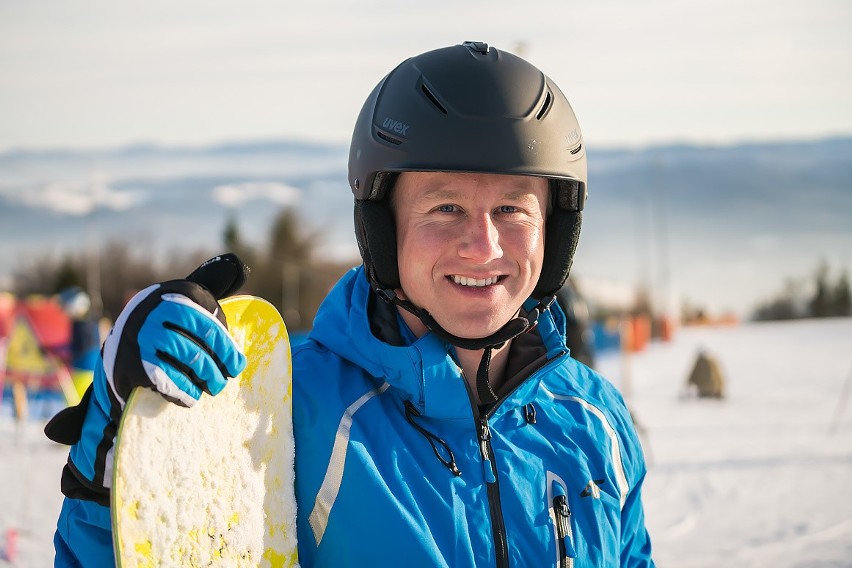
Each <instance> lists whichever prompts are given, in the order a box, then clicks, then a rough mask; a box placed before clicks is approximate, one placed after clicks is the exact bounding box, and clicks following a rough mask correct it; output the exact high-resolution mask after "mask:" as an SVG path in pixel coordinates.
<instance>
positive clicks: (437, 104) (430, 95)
mask: <svg viewBox="0 0 852 568" xmlns="http://www.w3.org/2000/svg"><path fill="white" fill-rule="evenodd" d="M420 90H421V91H423V94H424V95H426V98H427V99H429V102H431V103H432V104H433V105H435V107H436V108H437V109H438V110H439V111H441V112H442V113H444V114H447V108H446V107H445V106H444V105H442V104H441V103H440V101H438V97H436V96H435V94H434V93H432V91H430V90H429V87H427V86H426V85H420Z"/></svg>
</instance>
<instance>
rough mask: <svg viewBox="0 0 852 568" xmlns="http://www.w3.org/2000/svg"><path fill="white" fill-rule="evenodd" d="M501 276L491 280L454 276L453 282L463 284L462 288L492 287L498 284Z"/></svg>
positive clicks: (493, 277)
mask: <svg viewBox="0 0 852 568" xmlns="http://www.w3.org/2000/svg"><path fill="white" fill-rule="evenodd" d="M499 279H500V277H499V276H492V277H491V278H481V279H476V278H467V277H465V276H458V275H453V282H455V283H456V284H461V285H462V286H480V287H481V286H490V285H491V284H496V283H497V280H499Z"/></svg>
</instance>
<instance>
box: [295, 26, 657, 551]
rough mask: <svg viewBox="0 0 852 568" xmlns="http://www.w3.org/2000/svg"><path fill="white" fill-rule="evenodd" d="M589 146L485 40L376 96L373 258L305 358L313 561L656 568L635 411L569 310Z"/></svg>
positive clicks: (318, 327)
mask: <svg viewBox="0 0 852 568" xmlns="http://www.w3.org/2000/svg"><path fill="white" fill-rule="evenodd" d="M583 144H584V143H583V138H582V135H581V132H580V127H579V125H578V123H577V120H576V118H575V115H574V112H573V111H572V109H571V106H570V105H569V103H568V101H567V100H566V98H565V96H564V95H563V94H562V92H561V91H560V90H559V89H558V87H556V85H555V84H553V83H552V82H551V81H550V80H549V79H548V78H547V77H546V76H545V75H544V74H543V73H542V72H541V71H539V70H538V69H536V68H535V67H534V66H532V65H530V64H529V63H527V62H526V61H523V60H522V59H519V58H517V57H515V56H513V55H511V54H509V53H506V52H503V51H499V50H497V49H494V48H492V47H490V46H488V45H486V44H483V43H478V42H465V43H464V44H462V45H458V46H454V47H449V48H444V49H438V50H435V51H432V52H428V53H424V54H422V55H419V56H417V57H413V58H411V59H409V60H407V61H405V62H403V63H402V64H400V65H399V66H398V67H397V68H396V69H394V70H393V71H391V73H390V74H389V75H388V76H387V77H385V78H384V79H383V80H382V81H381V82H380V83H379V85H378V86H377V87H376V88H375V89H374V91H373V92H372V94H371V95H370V97H369V98H368V99H367V101H366V103H365V104H364V106H363V108H362V111H361V114H360V116H359V119H358V122H357V124H356V127H355V132H354V134H353V137H352V145H351V148H350V158H349V182H350V186H351V188H352V191H353V193H354V195H355V225H356V234H357V237H358V243H359V248H360V250H361V255H362V258H363V260H364V265H363V266H362V267H361V268H359V269H357V270H355V271H353V272H352V273H350V274H349V275H347V276H345V277H344V278H343V280H342V281H341V282H340V283H339V284H338V286H337V287H336V288H335V289H334V290H333V291H332V292H331V293H330V295H329V297H328V298H327V300H326V302H325V303H324V304H323V306H322V307H321V309H320V311H319V313H318V315H317V318H316V321H315V325H314V329H313V331H312V332H311V335H310V340H309V341H308V342H307V344H305V345H304V346H302V347H301V348H300V349H299V350H297V352H296V353H295V354H294V417H295V427H296V428H295V431H296V495H297V500H298V502H299V511H300V513H299V519H298V520H299V543H300V544H299V553H300V561H301V562H302V563H303V564H304V565H308V566H313V565H319V566H335V565H340V564H344V565H352V566H398V565H405V566H452V567H454V566H536V567H539V566H548V565H554V566H572V565H573V566H586V567H602V566H652V565H653V561H652V560H651V553H650V540H649V538H648V534H647V531H646V529H645V524H644V513H643V509H642V503H641V498H640V494H641V486H642V482H643V479H644V475H645V465H644V460H643V457H642V452H641V448H640V446H639V443H638V441H637V438H636V434H635V431H634V429H633V425H632V423H631V420H630V416H629V413H628V411H627V409H626V408H625V406H624V403H623V401H622V399H621V397H620V395H619V394H618V393H617V391H616V390H615V389H614V388H613V386H612V385H611V384H610V383H608V382H607V381H606V380H605V379H603V378H602V377H600V376H598V375H596V374H595V373H594V372H593V371H591V370H590V369H589V368H587V367H585V366H584V365H582V364H581V363H579V362H577V361H576V360H574V359H572V358H571V357H570V354H569V351H568V349H567V348H566V346H565V318H564V314H563V313H562V312H561V310H560V309H559V308H558V305H557V304H556V303H555V302H554V301H553V297H554V294H555V293H556V291H557V290H558V289H559V288H560V287H561V286H562V285H563V284H564V282H565V279H566V278H567V276H568V271H569V268H570V266H571V259H572V256H573V254H574V250H575V248H576V245H577V239H578V237H579V232H580V219H581V210H582V208H583V205H584V202H585V196H586V154H585V148H584V145H583ZM590 487H592V488H593V489H594V491H592V490H590V489H589V488H590Z"/></svg>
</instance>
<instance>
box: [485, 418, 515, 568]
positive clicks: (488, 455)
mask: <svg viewBox="0 0 852 568" xmlns="http://www.w3.org/2000/svg"><path fill="white" fill-rule="evenodd" d="M479 451H480V452H481V453H482V468H483V474H484V475H485V481H486V491H487V495H488V507H489V509H490V512H491V532H492V536H493V539H494V556H495V558H496V560H497V566H498V568H508V566H509V554H508V549H509V545H508V543H507V541H506V523H505V521H504V520H503V508H502V507H501V506H500V484H499V483H498V482H497V469H496V467H495V465H494V462H493V456H494V449H493V448H492V447H491V430H490V428H489V427H488V417H487V416H480V417H479Z"/></svg>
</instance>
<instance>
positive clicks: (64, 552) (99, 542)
mask: <svg viewBox="0 0 852 568" xmlns="http://www.w3.org/2000/svg"><path fill="white" fill-rule="evenodd" d="M53 544H54V547H55V549H56V559H55V561H54V566H57V567H60V566H62V567H65V566H98V567H100V566H105V567H106V566H115V554H114V552H113V548H112V523H111V520H110V514H109V508H108V507H104V506H102V505H98V504H97V503H95V502H94V501H85V500H81V499H72V498H70V497H66V498H65V501H64V502H63V503H62V511H61V512H60V513H59V520H58V521H57V523H56V533H55V534H54V536H53Z"/></svg>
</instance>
